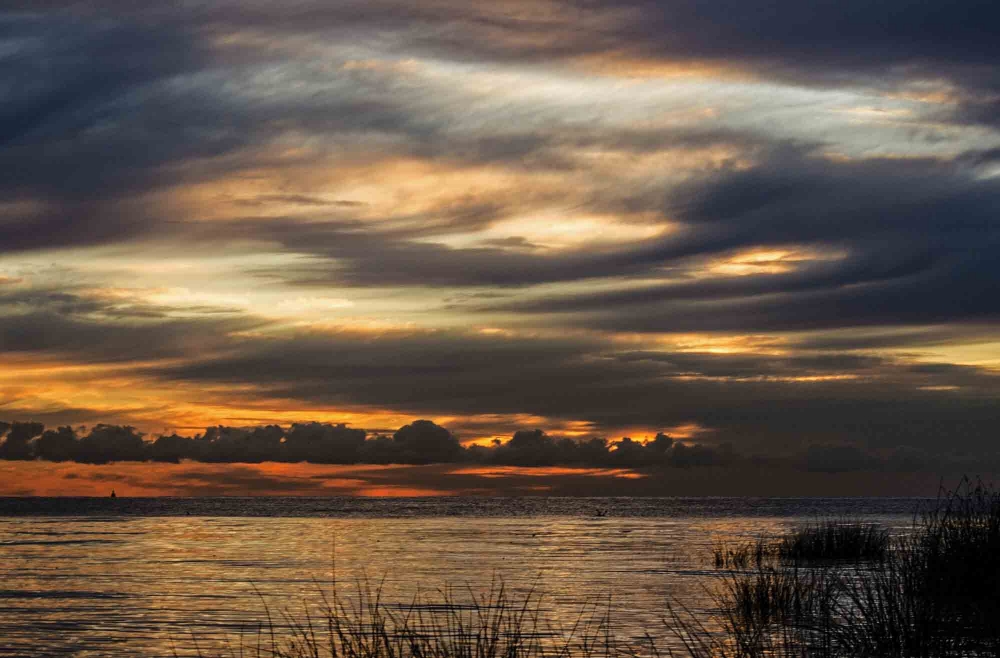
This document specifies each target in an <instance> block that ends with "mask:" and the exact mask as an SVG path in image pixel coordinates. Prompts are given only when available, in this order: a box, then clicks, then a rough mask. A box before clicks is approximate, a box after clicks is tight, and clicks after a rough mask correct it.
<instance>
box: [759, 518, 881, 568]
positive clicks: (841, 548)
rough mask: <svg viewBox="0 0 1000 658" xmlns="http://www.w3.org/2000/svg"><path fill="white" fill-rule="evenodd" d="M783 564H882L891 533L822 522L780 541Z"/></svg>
mask: <svg viewBox="0 0 1000 658" xmlns="http://www.w3.org/2000/svg"><path fill="white" fill-rule="evenodd" d="M776 552H777V554H778V555H779V556H780V557H781V558H782V559H784V560H795V561H799V560H882V559H885V556H886V555H887V554H888V552H889V532H888V531H887V530H886V529H885V528H883V527H881V526H879V525H878V524H876V523H866V522H862V521H856V520H833V519H828V520H825V521H820V522H818V523H816V524H814V525H808V526H805V527H803V528H800V529H798V530H796V531H795V532H793V533H791V534H790V535H786V536H784V537H782V538H781V539H780V541H779V542H778V543H777V546H776Z"/></svg>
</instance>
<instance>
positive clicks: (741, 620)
mask: <svg viewBox="0 0 1000 658" xmlns="http://www.w3.org/2000/svg"><path fill="white" fill-rule="evenodd" d="M843 527H848V528H852V529H851V530H850V531H841V530H838V529H835V528H834V526H831V525H829V524H823V525H820V526H814V527H813V530H811V531H809V532H804V533H803V532H802V531H800V532H798V533H793V534H792V535H789V536H787V537H785V538H782V539H781V540H780V542H779V544H778V545H779V546H781V547H784V546H789V547H798V548H797V549H796V550H794V551H785V550H781V549H779V555H780V556H781V557H783V558H785V561H784V562H782V561H778V562H776V563H775V564H770V565H768V564H756V565H754V568H752V569H750V570H745V571H734V572H732V573H730V574H728V575H727V576H726V578H725V579H724V581H723V586H722V587H721V589H720V591H719V592H717V593H716V600H717V608H718V610H717V612H716V614H715V616H714V619H713V622H714V626H716V627H718V628H720V629H721V632H720V631H713V630H709V629H708V627H707V626H706V625H705V623H704V622H703V621H702V620H700V619H697V618H696V616H694V615H691V614H689V613H686V612H684V611H683V608H679V607H677V606H675V607H673V608H669V609H668V618H667V622H668V628H669V630H670V631H671V632H672V633H673V634H674V635H675V637H677V638H678V639H679V640H680V641H681V642H682V643H683V645H684V646H685V648H686V651H687V655H689V656H692V657H694V658H708V657H712V658H719V657H729V656H734V657H740V658H756V657H763V656H779V657H782V656H811V657H817V658H819V657H823V658H825V657H838V658H839V657H845V658H846V657H848V656H872V657H886V658H911V657H921V658H923V657H926V658H931V657H935V658H949V657H952V656H954V657H956V658H957V657H959V656H963V657H964V656H998V655H1000V624H998V621H1000V492H997V491H995V490H994V489H991V488H989V487H986V486H984V485H983V484H982V483H976V484H973V483H972V482H970V481H969V480H967V479H966V480H963V481H962V483H961V484H960V486H959V487H958V488H957V489H955V490H954V491H952V492H946V493H944V494H942V495H941V496H940V497H939V498H938V501H937V505H936V506H935V507H934V508H933V509H931V510H929V511H927V512H925V513H924V514H922V515H920V516H918V517H917V518H916V519H915V522H914V527H913V529H912V532H911V533H910V534H908V535H906V536H903V537H900V538H897V539H895V540H891V541H890V540H889V538H888V536H887V535H886V536H885V541H884V542H883V541H882V539H880V538H879V537H881V536H882V532H883V531H881V530H878V531H875V530H866V529H862V530H858V528H859V527H860V526H859V524H856V523H852V524H845V525H844V526H843ZM803 537H805V539H802V538H803ZM872 538H878V539H872ZM882 544H884V550H883V551H874V550H862V548H864V547H866V546H876V547H877V546H879V545H882ZM852 556H853V557H852ZM789 560H790V561H789ZM805 560H820V562H817V563H814V564H812V565H811V566H808V567H805V566H803V564H804V561H805ZM838 561H839V562H838ZM678 610H681V612H678Z"/></svg>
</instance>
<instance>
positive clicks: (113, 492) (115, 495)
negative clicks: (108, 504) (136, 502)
mask: <svg viewBox="0 0 1000 658" xmlns="http://www.w3.org/2000/svg"><path fill="white" fill-rule="evenodd" d="M111 497H112V498H117V497H118V494H116V493H115V490H114V489H112V490H111Z"/></svg>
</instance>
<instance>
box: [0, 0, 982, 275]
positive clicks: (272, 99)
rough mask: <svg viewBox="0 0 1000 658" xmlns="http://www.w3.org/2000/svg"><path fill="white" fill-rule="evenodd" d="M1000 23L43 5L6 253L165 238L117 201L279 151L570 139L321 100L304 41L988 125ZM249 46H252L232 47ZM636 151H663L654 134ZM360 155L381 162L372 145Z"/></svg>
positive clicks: (16, 109)
mask: <svg viewBox="0 0 1000 658" xmlns="http://www.w3.org/2000/svg"><path fill="white" fill-rule="evenodd" d="M996 11H997V10H996V8H995V7H994V6H993V3H986V2H978V1H968V2H960V3H957V4H956V3H952V4H949V5H947V6H945V5H941V4H939V3H916V4H914V3H912V2H902V1H901V0H898V1H894V2H884V3H877V4H872V3H862V2H860V1H857V2H856V1H853V0H852V1H851V2H846V3H826V2H822V3H798V2H791V1H785V0H783V1H782V2H779V3H777V4H775V3H769V4H768V5H767V6H766V7H764V6H761V5H759V4H757V3H743V2H735V1H733V2H728V1H727V2H723V3H714V4H713V5H712V6H711V7H705V6H702V5H701V4H695V3H692V2H688V1H687V0H677V1H675V2H632V3H601V2H598V3H588V4H586V5H561V4H550V3H545V2H514V3H501V4H500V5H498V6H497V7H495V8H485V6H482V5H471V6H470V5H469V4H468V3H457V2H434V3H396V2H365V3H337V4H335V5H329V4H326V3H292V5H290V6H286V5H282V6H281V7H278V6H275V5H271V4H267V3H227V2H217V3H205V4H202V5H198V6H193V7H188V8H183V9H181V8H178V7H174V6H165V7H156V8H151V7H145V6H144V7H138V8H137V7H134V6H128V5H125V4H121V3H114V2H110V3H108V2H93V3H89V4H88V3H59V2H54V3H43V4H36V5H32V11H30V12H8V13H7V14H5V15H3V16H2V17H0V36H2V38H3V39H4V45H5V48H4V49H3V50H2V51H0V81H2V83H3V86H4V88H6V89H8V91H9V93H8V94H7V95H6V96H5V103H4V107H3V108H0V167H2V168H3V169H4V171H5V172H7V175H5V176H4V180H3V181H2V183H0V188H2V189H3V191H4V192H5V194H7V195H8V197H13V198H20V199H25V200H31V201H34V202H37V204H36V206H32V207H30V208H24V209H19V210H16V211H12V212H13V213H14V214H13V216H12V217H8V218H5V220H4V221H3V222H0V250H4V251H11V250H23V249H37V248H43V247H45V248H51V247H54V246H70V245H85V244H100V243H106V242H113V241H117V240H123V239H133V238H136V237H139V236H144V235H148V234H149V233H150V232H153V233H157V232H159V231H162V230H167V228H168V226H169V224H170V222H168V221H167V218H166V217H165V216H164V215H162V214H160V213H157V212H154V211H152V210H150V209H148V208H143V207H142V206H137V205H135V204H134V203H131V204H130V203H127V201H129V199H130V197H131V196H132V195H135V194H139V193H143V192H147V191H150V190H153V189H159V188H161V187H163V186H168V185H175V184H178V183H181V182H185V181H192V180H207V179H211V178H213V177H215V176H218V175H220V174H221V173H224V172H228V171H233V170H241V169H244V168H247V167H249V166H250V163H251V162H253V163H257V162H259V158H260V157H261V153H260V150H261V149H262V148H263V147H265V146H266V145H267V144H269V143H271V142H272V141H274V140H276V139H278V138H279V137H282V136H288V135H295V134H298V135H303V134H305V135H316V136H323V137H325V138H328V139H330V140H332V141H333V142H334V143H337V142H338V140H340V143H341V144H343V140H344V139H357V138H359V137H360V136H362V135H372V134H382V135H389V136H393V138H394V140H390V144H391V148H393V149H395V152H396V153H411V154H416V155H422V156H423V157H450V158H456V159H458V160H467V161H491V160H507V161H512V162H513V161H521V162H523V161H524V160H525V158H526V157H527V156H528V155H530V154H532V153H535V152H537V151H539V150H540V149H541V150H549V151H553V150H552V147H553V146H554V145H556V144H558V143H559V142H560V141H562V146H564V147H565V146H566V145H567V143H566V141H565V139H566V136H565V135H560V134H558V133H557V134H551V131H550V130H549V129H548V128H545V127H541V128H537V129H536V128H531V127H530V126H523V127H519V128H516V129H500V128H498V127H496V126H493V127H489V128H488V130H485V131H482V132H480V133H479V134H463V133H462V131H461V130H456V129H455V128H454V125H455V123H456V121H455V119H456V118H457V117H460V116H461V106H462V100H463V97H462V96H461V94H459V93H458V92H457V91H455V90H450V91H446V90H429V89H425V88H421V87H420V86H419V85H414V84H408V83H406V82H405V80H403V79H402V78H401V77H400V76H398V75H394V74H391V73H384V72H378V71H371V70H355V71H341V72H339V73H338V74H337V80H336V82H335V83H334V84H332V85H331V80H330V78H329V71H323V72H320V71H316V70H314V69H313V68H312V67H311V63H310V56H309V54H308V53H309V51H308V48H307V46H308V45H310V43H312V41H310V40H313V41H317V40H319V41H322V42H326V43H329V42H330V41H331V40H332V41H333V42H338V41H337V40H338V38H342V42H343V43H352V42H356V41H358V40H360V41H361V42H362V43H370V44H372V45H373V47H376V48H384V49H386V50H387V51H388V52H393V51H395V52H397V54H404V55H405V54H407V53H413V54H417V55H419V54H421V53H425V54H436V55H437V56H441V57H445V58H446V59H451V58H455V59H464V58H466V57H468V56H470V55H475V56H477V57H479V58H481V59H482V60H483V61H486V62H489V61H491V60H494V59H497V60H504V61H514V60H522V61H523V60H534V61H537V62H551V61H553V60H559V59H560V58H570V57H579V56H585V55H595V56H596V55H602V54H608V53H617V54H621V53H625V54H627V55H630V56H634V57H644V58H654V59H656V58H661V59H665V60H669V61H675V60H681V61H690V60H702V59H707V60H714V61H719V62H725V63H730V62H733V61H739V62H741V65H742V66H746V67H749V68H750V69H752V70H755V71H756V72H758V73H761V74H763V75H765V76H766V75H769V74H771V73H775V72H777V73H780V74H781V75H785V74H786V73H788V72H791V73H789V75H793V77H794V79H795V81H797V82H805V83H816V82H820V83H822V82H824V81H826V82H829V81H835V82H837V83H838V84H841V83H843V84H848V83H850V82H851V81H852V80H854V79H855V76H861V78H860V79H861V80H862V82H865V83H872V84H875V83H878V82H879V81H882V80H885V79H889V80H897V81H905V80H907V79H910V78H934V79H939V78H944V79H947V80H950V81H952V83H953V84H956V85H959V86H960V87H961V88H962V89H963V90H965V98H966V100H967V101H968V102H967V103H965V104H964V105H962V106H961V109H960V111H961V112H964V113H965V114H967V115H968V116H969V117H972V116H973V115H974V114H976V113H977V112H978V113H979V114H980V115H982V116H981V118H982V120H989V119H988V117H989V116H990V109H991V107H992V106H991V105H990V103H991V102H992V103H995V100H994V101H990V100H989V97H990V96H995V94H996V91H997V88H998V87H997V76H996V74H995V72H994V71H993V69H994V67H992V66H991V64H992V63H993V62H994V60H995V59H996V58H997V46H996V39H995V38H994V36H995V35H994V34H993V31H992V30H990V29H989V28H988V27H986V26H990V25H993V24H994V23H995V22H996V19H997V16H996ZM109 16H110V17H113V18H109ZM248 35H249V36H253V37H255V39H256V40H254V39H244V40H243V41H241V40H240V39H239V38H233V37H241V36H243V37H246V36H248ZM366 39H370V41H366ZM302 40H304V41H302ZM260 70H265V71H270V72H272V73H274V74H275V75H276V76H278V77H280V76H281V75H286V76H289V80H290V81H291V82H293V83H295V84H305V85H310V84H314V83H315V84H316V85H319V86H318V88H317V89H316V91H315V92H314V93H310V94H305V95H303V96H302V97H299V96H295V95H294V94H292V95H283V94H282V93H281V92H282V89H283V87H282V85H281V84H278V85H277V86H276V87H275V88H274V89H266V90H265V92H264V93H259V94H254V93H249V94H247V93H244V92H246V91H247V90H252V89H253V88H254V85H255V84H258V83H259V81H258V82H255V81H254V80H255V79H254V78H253V75H254V72H255V71H258V72H259V71H260ZM272 79H273V76H272ZM319 83H324V85H325V87H327V91H325V92H324V91H323V89H322V87H323V85H320V84H319ZM294 86H295V85H294V84H290V86H289V89H291V88H292V87H294ZM286 91H287V90H286ZM445 92H446V93H445ZM442 93H444V95H445V96H446V101H442V100H441V99H440V97H441V96H442ZM977 99H978V100H977ZM352 136H353V137H352ZM583 137H584V138H585V137H586V136H583ZM580 138H581V136H578V137H577V138H576V140H575V141H576V142H577V144H580V143H581V142H580V141H579V139H580ZM590 139H593V135H591V136H590ZM599 139H600V140H601V141H605V142H607V141H610V140H614V139H617V140H618V141H621V140H622V139H627V135H626V136H619V137H617V138H616V137H614V136H610V135H604V136H602V137H600V138H599ZM573 141H574V140H573V139H572V138H571V140H570V142H569V143H570V144H572V142H573ZM639 141H641V142H643V143H645V144H647V145H648V144H650V143H655V142H657V141H659V143H662V140H657V139H656V137H655V136H654V135H646V136H644V137H642V138H641V139H640V140H639ZM367 146H368V148H374V147H375V146H374V144H373V143H372V141H371V140H368V142H367ZM550 155H551V156H552V157H553V158H558V157H559V155H558V154H557V153H555V152H554V151H553V152H551V153H550ZM551 163H552V161H550V164H551ZM172 219H176V218H172ZM405 255H406V254H398V257H399V258H402V257H404V256H405ZM414 255H415V256H418V255H417V254H414ZM490 255H491V254H473V255H470V260H471V259H473V258H475V257H476V256H483V257H485V256H490ZM453 256H454V255H453ZM459 257H460V256H459ZM613 264H618V265H620V266H623V264H622V263H620V262H619V261H612V262H611V263H609V264H608V267H610V266H612V265H613ZM557 276H558V275H557ZM358 278H362V277H360V276H359V277H358ZM400 278H401V277H400ZM480 278H485V277H480Z"/></svg>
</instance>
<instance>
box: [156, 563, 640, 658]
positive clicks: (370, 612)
mask: <svg viewBox="0 0 1000 658" xmlns="http://www.w3.org/2000/svg"><path fill="white" fill-rule="evenodd" d="M258 594H259V596H260V598H261V601H262V606H263V608H264V613H265V620H264V621H263V622H262V623H261V624H259V625H258V626H257V628H255V629H253V630H252V631H251V632H249V633H243V634H242V635H241V636H240V638H239V641H238V643H237V644H236V645H235V646H230V647H229V648H228V649H226V650H223V651H222V652H221V653H220V654H218V655H220V656H225V655H229V656H232V657H234V658H235V657H236V656H239V657H240V658H244V657H247V656H249V657H253V658H319V657H320V656H329V657H330V658H571V657H572V658H576V657H579V658H613V657H616V658H617V657H623V656H624V657H627V656H637V655H638V651H636V650H632V649H630V648H628V647H626V646H625V645H624V644H622V643H620V642H618V641H617V640H616V638H615V637H614V634H613V633H612V630H611V624H610V612H609V610H610V608H609V607H604V606H602V605H600V604H599V603H596V602H595V603H592V604H588V605H585V606H583V607H582V609H581V612H580V614H579V616H578V617H577V618H576V620H575V623H574V624H573V625H572V626H571V627H570V628H558V627H552V626H551V625H549V624H547V623H546V622H544V621H543V615H542V614H541V605H542V598H543V597H542V596H541V594H540V593H538V592H537V591H535V590H529V591H527V592H523V593H520V594H513V593H511V592H510V591H509V589H508V588H507V587H506V585H505V584H504V583H503V582H502V581H496V580H495V581H494V582H493V583H492V585H491V587H490V588H489V590H488V591H486V592H485V593H481V594H479V593H476V592H474V591H472V590H471V589H466V590H463V591H462V595H461V596H459V595H458V592H457V591H456V590H454V589H451V588H448V589H444V590H438V591H435V592H434V593H432V594H431V595H427V594H421V593H418V594H417V595H415V596H414V598H413V599H412V600H411V602H410V603H409V604H407V605H392V604H388V603H386V602H385V601H384V600H383V598H382V584H381V583H380V584H379V585H377V586H372V585H371V584H370V583H369V582H367V581H364V582H362V583H358V584H357V586H356V588H355V591H354V593H353V595H349V596H342V595H341V594H340V593H339V592H338V591H337V589H336V588H334V589H333V590H332V591H331V592H326V591H324V590H322V589H319V598H320V599H321V604H320V605H319V606H318V608H317V607H313V608H312V609H310V608H308V607H306V608H305V609H304V610H303V612H302V613H300V614H292V613H291V612H289V611H282V612H281V613H280V614H279V615H277V616H276V615H274V614H273V612H272V610H271V607H270V606H269V605H268V603H267V601H266V597H265V596H264V595H263V594H261V593H259V592H258ZM176 655H177V654H176V652H175V656H176ZM197 655H198V656H201V657H203V658H204V657H205V656H206V654H205V653H203V652H202V651H201V650H200V649H199V650H197Z"/></svg>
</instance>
